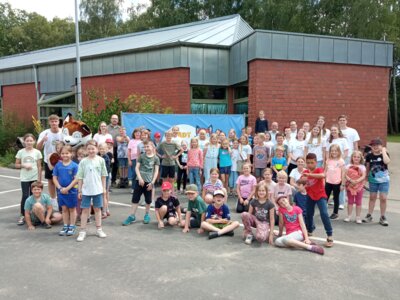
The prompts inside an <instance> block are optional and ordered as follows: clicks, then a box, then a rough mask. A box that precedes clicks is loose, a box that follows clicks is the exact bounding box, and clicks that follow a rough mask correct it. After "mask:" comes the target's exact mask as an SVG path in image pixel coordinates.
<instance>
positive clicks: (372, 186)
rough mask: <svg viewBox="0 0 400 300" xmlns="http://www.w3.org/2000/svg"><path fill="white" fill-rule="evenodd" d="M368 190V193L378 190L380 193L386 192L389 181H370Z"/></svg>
mask: <svg viewBox="0 0 400 300" xmlns="http://www.w3.org/2000/svg"><path fill="white" fill-rule="evenodd" d="M369 192H370V193H378V192H380V193H384V194H388V193H389V181H387V182H381V183H374V182H370V183H369Z"/></svg>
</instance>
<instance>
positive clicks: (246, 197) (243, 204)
mask: <svg viewBox="0 0 400 300" xmlns="http://www.w3.org/2000/svg"><path fill="white" fill-rule="evenodd" d="M242 171H243V174H242V175H240V176H239V177H238V179H237V181H236V192H237V195H238V201H237V204H236V212H237V213H242V212H244V211H248V210H249V203H250V200H251V199H252V198H253V196H254V193H255V190H256V185H257V179H256V178H255V177H254V176H253V175H251V173H250V172H251V164H250V163H245V164H244V165H243V169H242Z"/></svg>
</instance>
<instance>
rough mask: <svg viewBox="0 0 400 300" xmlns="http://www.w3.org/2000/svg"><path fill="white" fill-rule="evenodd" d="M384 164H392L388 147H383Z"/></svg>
mask: <svg viewBox="0 0 400 300" xmlns="http://www.w3.org/2000/svg"><path fill="white" fill-rule="evenodd" d="M382 156H383V163H384V164H385V165H388V164H389V163H390V157H389V155H388V154H387V151H386V147H382Z"/></svg>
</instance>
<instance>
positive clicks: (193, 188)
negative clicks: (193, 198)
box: [185, 184, 199, 194]
mask: <svg viewBox="0 0 400 300" xmlns="http://www.w3.org/2000/svg"><path fill="white" fill-rule="evenodd" d="M198 191H199V190H198V189H197V185H195V184H189V185H187V186H186V192H185V194H188V193H197V192H198Z"/></svg>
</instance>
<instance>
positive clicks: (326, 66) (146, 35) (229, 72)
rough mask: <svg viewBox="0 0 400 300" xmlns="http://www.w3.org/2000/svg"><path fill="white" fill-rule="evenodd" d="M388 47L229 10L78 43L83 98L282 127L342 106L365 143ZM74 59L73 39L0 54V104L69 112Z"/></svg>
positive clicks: (378, 107)
mask: <svg viewBox="0 0 400 300" xmlns="http://www.w3.org/2000/svg"><path fill="white" fill-rule="evenodd" d="M392 55H393V44H392V43H390V42H384V41H371V40H360V39H348V38H340V37H330V36H317V35H308V34H297V33H288V32H275V31H266V30H254V29H252V28H251V27H250V26H249V25H248V24H247V23H246V22H245V21H244V20H243V19H242V18H241V17H240V16H238V15H233V16H227V17H221V18H217V19H212V20H207V21H201V22H195V23H190V24H184V25H178V26H173V27H167V28H162V29H157V30H149V31H145V32H140V33H133V34H128V35H123V36H117V37H111V38H106V39H100V40H94V41H89V42H84V43H81V68H82V95H83V106H84V108H85V106H87V104H88V97H87V94H86V92H87V91H89V90H91V89H96V90H98V91H100V92H101V93H102V92H103V90H104V91H105V92H106V93H107V94H108V95H110V94H119V95H120V96H121V98H122V99H123V98H125V97H127V96H128V95H130V94H133V93H137V94H145V95H150V96H153V97H155V98H157V99H159V100H161V102H162V103H163V104H164V105H165V106H171V107H172V109H173V111H174V113H178V114H179V113H206V114H207V113H222V114H224V113H246V114H247V115H248V122H249V124H254V122H255V119H256V117H257V115H258V111H259V110H261V109H263V110H264V111H265V112H266V115H267V118H268V119H269V120H270V121H278V122H279V124H280V127H283V126H286V125H287V123H288V122H289V120H291V119H294V120H297V121H298V123H299V124H302V122H304V121H308V122H310V123H311V124H312V123H313V122H314V121H315V120H316V118H317V116H319V115H323V116H325V118H326V121H327V125H328V126H330V125H331V124H333V123H336V118H337V116H338V115H339V114H346V115H348V116H349V125H350V126H351V127H355V128H357V129H358V131H359V132H360V135H361V138H362V143H365V142H366V141H368V140H369V139H371V138H372V137H375V136H380V137H385V136H386V128H387V106H388V90H389V73H390V68H391V67H392ZM75 68H76V65H75V46H74V45H67V46H61V47H56V48H50V49H44V50H39V51H34V52H29V53H24V54H20V55H15V56H9V57H4V58H1V59H0V87H1V98H0V99H1V109H2V112H3V113H6V112H16V113H17V114H18V115H19V117H20V118H21V119H24V120H27V121H30V120H31V116H32V115H34V116H35V117H39V118H40V119H42V120H44V119H46V117H47V115H49V114H50V113H57V114H59V115H60V116H61V115H65V114H66V113H67V112H70V111H72V112H74V111H75V110H76V99H75V92H74V90H75V89H74V87H75V84H76V76H75Z"/></svg>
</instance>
